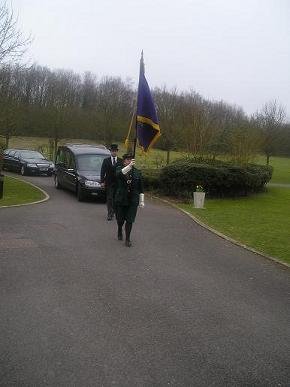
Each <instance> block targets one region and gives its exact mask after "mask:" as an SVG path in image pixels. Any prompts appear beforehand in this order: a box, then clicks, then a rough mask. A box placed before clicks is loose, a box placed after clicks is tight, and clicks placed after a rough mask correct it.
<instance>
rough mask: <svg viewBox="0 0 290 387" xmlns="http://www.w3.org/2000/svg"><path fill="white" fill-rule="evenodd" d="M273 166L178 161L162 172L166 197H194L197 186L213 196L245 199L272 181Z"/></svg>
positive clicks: (161, 183) (191, 160)
mask: <svg viewBox="0 0 290 387" xmlns="http://www.w3.org/2000/svg"><path fill="white" fill-rule="evenodd" d="M272 172H273V169H272V167H270V166H262V165H256V164H248V165H246V166H239V165H233V164H231V163H226V162H221V161H212V160H211V161H204V162H202V163H201V162H200V161H198V162H197V160H195V159H188V158H187V159H182V160H177V161H175V162H173V163H171V164H169V165H167V166H166V167H164V168H163V169H162V170H161V173H160V182H159V183H160V185H159V188H160V189H161V191H162V193H164V194H166V195H171V196H182V197H191V196H192V192H193V191H194V190H195V188H196V186H197V185H201V186H203V188H204V190H205V191H206V192H207V194H209V195H210V196H241V195H247V194H249V193H251V192H259V191H261V190H263V189H264V186H265V184H267V183H268V182H269V180H271V177H272Z"/></svg>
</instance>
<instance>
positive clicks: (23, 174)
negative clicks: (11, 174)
mask: <svg viewBox="0 0 290 387" xmlns="http://www.w3.org/2000/svg"><path fill="white" fill-rule="evenodd" d="M20 173H21V175H22V176H25V175H27V171H26V168H25V166H24V165H22V167H21V168H20Z"/></svg>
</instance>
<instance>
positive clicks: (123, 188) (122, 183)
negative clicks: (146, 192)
mask: <svg viewBox="0 0 290 387" xmlns="http://www.w3.org/2000/svg"><path fill="white" fill-rule="evenodd" d="M122 168H124V166H121V167H120V166H118V167H117V169H116V177H117V181H116V193H115V205H116V206H136V207H137V206H138V204H139V194H140V193H143V178H142V174H141V172H140V171H139V170H138V169H137V168H135V167H133V168H132V170H131V173H129V174H127V175H123V173H122ZM130 175H131V180H132V183H131V192H130V194H128V184H127V180H128V178H129V177H130Z"/></svg>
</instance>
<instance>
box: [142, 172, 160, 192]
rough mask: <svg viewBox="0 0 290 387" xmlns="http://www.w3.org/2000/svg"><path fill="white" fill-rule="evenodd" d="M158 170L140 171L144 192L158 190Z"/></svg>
mask: <svg viewBox="0 0 290 387" xmlns="http://www.w3.org/2000/svg"><path fill="white" fill-rule="evenodd" d="M160 172H161V170H160V169H142V176H143V182H144V188H145V190H146V191H157V190H159V189H160Z"/></svg>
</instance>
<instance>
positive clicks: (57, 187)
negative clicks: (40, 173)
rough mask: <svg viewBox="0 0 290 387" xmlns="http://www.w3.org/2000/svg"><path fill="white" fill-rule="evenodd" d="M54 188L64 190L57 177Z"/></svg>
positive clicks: (55, 177)
mask: <svg viewBox="0 0 290 387" xmlns="http://www.w3.org/2000/svg"><path fill="white" fill-rule="evenodd" d="M54 186H55V188H56V189H61V188H62V187H61V185H60V183H59V181H58V178H57V175H54Z"/></svg>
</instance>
